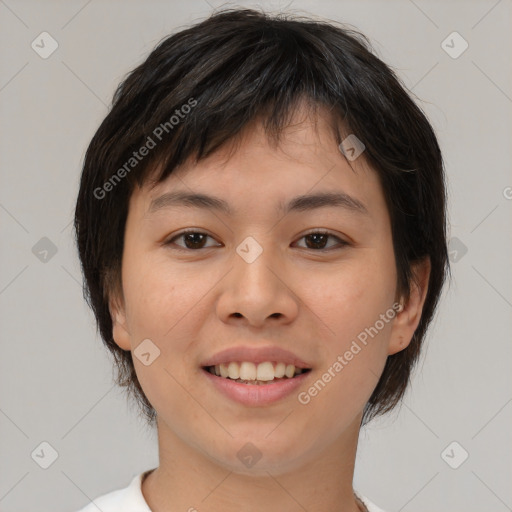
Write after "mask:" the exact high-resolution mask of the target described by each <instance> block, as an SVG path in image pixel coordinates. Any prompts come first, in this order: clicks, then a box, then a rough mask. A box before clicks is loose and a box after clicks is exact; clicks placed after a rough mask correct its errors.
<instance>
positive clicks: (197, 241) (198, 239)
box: [165, 231, 213, 250]
mask: <svg viewBox="0 0 512 512" xmlns="http://www.w3.org/2000/svg"><path fill="white" fill-rule="evenodd" d="M208 238H212V237H211V236H210V235H208V234H206V233H202V232H201V231H185V232H183V233H180V234H179V235H176V236H175V237H173V238H171V239H170V240H169V241H168V242H166V243H165V245H171V244H174V241H175V240H179V239H182V240H183V243H184V245H181V244H175V245H178V247H181V248H182V249H190V250H195V249H205V248H207V249H208V248H209V247H205V242H206V240H207V239H208ZM212 240H213V238H212ZM210 247H213V246H210Z"/></svg>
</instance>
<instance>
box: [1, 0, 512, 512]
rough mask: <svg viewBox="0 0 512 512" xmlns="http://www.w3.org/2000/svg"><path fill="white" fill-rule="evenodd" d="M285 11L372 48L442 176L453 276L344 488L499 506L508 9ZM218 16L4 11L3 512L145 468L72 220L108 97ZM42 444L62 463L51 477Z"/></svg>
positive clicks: (505, 337)
mask: <svg viewBox="0 0 512 512" xmlns="http://www.w3.org/2000/svg"><path fill="white" fill-rule="evenodd" d="M286 4H290V6H289V7H288V9H290V10H293V11H295V12H302V13H304V12H305V13H308V12H310V13H313V14H316V15H319V16H323V17H326V18H330V19H334V20H337V21H341V22H346V23H349V24H352V25H354V26H355V27H357V28H359V29H360V30H362V31H363V32H364V33H366V34H367V35H368V36H369V37H370V38H371V40H372V42H373V43H374V45H375V49H376V51H377V53H378V55H379V56H380V57H381V58H383V59H384V60H385V61H386V62H387V63H389V64H390V65H391V66H393V67H394V68H395V69H396V70H397V72H398V73H399V75H400V76H401V77H402V79H403V80H404V82H405V84H406V85H407V86H408V87H409V88H410V89H412V90H413V92H414V93H415V94H416V95H418V97H419V98H421V100H422V101H421V106H422V107H423V109H424V110H425V112H426V113H427V115H428V116H429V118H430V120H431V122H432V123H433V125H434V127H435V129H436V131H437V133H438V136H439V140H440V143H441V146H442V150H443V152H444V157H445V162H446V169H447V175H448V189H449V196H450V211H449V215H450V222H451V232H450V238H451V241H450V244H451V258H452V260H453V277H454V280H453V283H452V285H451V286H450V288H446V289H445V293H444V296H443V299H442V302H441V309H440V312H439V313H438V315H437V317H436V320H435V322H434V324H433V325H432V329H431V331H430V334H429V337H428V342H427V344H426V350H425V352H424V354H423V357H422V360H421V362H420V364H419V366H418V368H417V371H416V372H415V374H414V378H413V382H412V388H411V389H410V390H409V392H408V394H407V396H406V398H405V400H404V403H403V405H402V407H401V408H400V409H397V410H396V412H394V413H393V414H391V415H389V416H387V417H386V418H383V419H381V420H377V421H375V422H374V423H372V424H370V425H369V426H368V427H367V428H365V429H364V430H363V431H362V432H361V441H360V445H359V453H358V459H357V464H356V478H355V487H356V489H358V490H359V491H360V492H362V493H364V494H365V495H367V496H368V497H369V498H370V499H372V500H373V501H374V502H376V503H377V504H378V505H379V506H381V507H382V508H384V509H385V510H387V511H390V512H391V511H404V512H408V511H416V512H425V511H433V510H435V511H437V512H440V511H450V512H456V511H465V512H476V511H484V510H485V511H488V510H491V509H492V510H495V511H505V510H512V491H511V486H510V482H511V481H512V480H511V476H512V442H511V439H510V425H511V419H512V404H511V402H512V386H511V380H512V376H511V373H512V372H510V363H511V361H512V358H511V350H512V349H511V343H510V334H509V333H510V328H511V326H512V315H511V308H512V291H511V290H512V286H511V275H512V273H511V271H510V261H512V260H511V236H510V233H511V229H510V228H511V208H512V200H511V199H510V197H511V196H512V189H511V188H510V187H512V176H511V173H510V164H511V143H510V142H511V131H512V130H511V124H512V123H511V115H510V114H511V106H512V99H511V97H512V87H511V86H512V76H511V75H512V73H511V67H510V62H511V57H512V55H511V49H512V45H511V41H510V33H511V28H512V27H511V22H510V20H511V14H512V13H511V11H512V8H511V7H512V6H511V2H510V1H506V0H501V1H496V0H489V1H464V2H463V1H458V2H457V1H451V2H427V1H420V0H416V1H415V2H412V1H386V2H383V1H381V2H379V1H358V2H355V1H352V2H350V1H341V2H339V1H338V2H335V1H327V0H324V1H317V2H313V1H301V0H295V1H293V2H278V1H273V2H260V4H259V5H262V6H264V7H265V8H268V9H279V8H280V7H281V8H282V7H286ZM220 5H221V2H217V1H214V0H208V1H205V0H189V1H187V2H170V1H167V2H157V1H152V2H133V1H123V2H121V1H99V0H93V1H89V2H87V1H79V2H78V1H67V2H36V1H32V2H29V1H14V0H6V1H0V17H1V30H0V38H1V49H2V50H1V52H2V60H1V79H0V105H1V134H2V136H1V140H0V158H1V189H0V221H1V234H2V239H3V240H2V252H1V261H0V308H1V313H0V314H1V318H0V321H1V333H2V342H1V358H0V399H1V401H0V405H1V407H0V439H1V443H0V456H1V464H0V510H1V511H2V512H15V511H22V510H23V511H26V510H31V511H32V512H39V511H53V512H59V511H69V512H71V511H72V510H75V509H77V508H79V507H81V506H83V505H85V504H86V503H88V502H89V498H94V497H96V496H98V495H100V494H103V493H106V492H109V491H111V490H113V489H116V488H119V487H124V486H126V485H127V484H128V483H129V481H130V479H131V478H132V476H133V475H135V474H136V473H138V472H140V471H143V470H145V469H149V468H152V467H155V466H156V465H157V463H158V457H157V446H156V435H155V433H153V432H151V431H149V430H147V429H146V428H145V427H144V425H143V424H142V422H141V421H140V420H138V419H137V417H136V415H135V413H133V412H131V411H130V403H129V402H127V401H126V399H125V398H124V395H123V393H122V391H120V390H118V389H117V388H116V387H115V386H114V385H113V380H112V369H111V366H112V365H111V359H110V356H109V355H108V354H107V352H106V350H105V349H104V348H103V346H102V342H101V340H100V339H99V337H98V335H97V334H96V332H95V325H94V322H93V316H92V313H91V312H90V311H89V310H88V309H87V306H86V304H85V303H84V301H83V299H82V291H81V277H80V270H79V266H78V259H77V257H76V254H75V248H74V245H73V239H72V229H71V219H72V213H73V207H74V200H75V196H76V193H77V186H78V178H79V173H80V167H81V163H82V161H83V156H84V152H85V148H86V146H87V144H88V142H89V140H90V138H91V137H92V135H93V133H94V131H95V129H96V128H97V126H98V125H99V123H100V122H101V120H102V119H103V117H104V116H105V115H106V113H107V108H108V107H107V106H108V104H109V102H110V100H111V97H112V94H113V92H114V89H115V87H116V85H117V84H118V83H119V81H120V80H121V79H122V78H123V76H124V75H125V74H126V73H127V72H128V71H129V70H130V69H132V68H133V67H134V66H135V65H136V64H138V63H139V62H141V61H142V60H143V59H144V58H145V57H146V56H147V54H148V53H149V52H150V50H151V49H152V48H153V47H154V45H155V44H156V43H157V42H158V41H159V40H160V39H161V38H162V37H164V36H165V35H167V34H168V33H170V32H172V31H175V30H177V29H179V28H180V27H182V26H184V25H186V24H189V23H192V22H194V21H198V20H200V19H203V18H204V17H206V16H207V15H208V14H209V13H210V12H211V10H212V8H213V7H219V6H220ZM238 5H241V6H250V5H255V4H254V3H253V4H251V3H249V2H240V3H238ZM43 31H46V32H48V33H50V34H51V36H52V37H53V38H54V39H55V40H56V41H57V42H58V45H59V46H58V49H57V50H56V51H55V52H54V53H53V54H52V55H51V56H50V57H48V58H47V59H43V58H41V57H40V56H39V54H38V53H36V51H34V50H33V49H32V47H31V43H32V41H34V40H36V42H37V41H38V40H39V41H40V39H37V38H38V36H39V34H40V33H41V32H43ZM453 31H457V32H458V33H459V34H460V35H461V36H462V37H463V38H464V39H465V40H466V41H467V42H468V44H469V47H468V49H467V50H466V51H465V52H464V53H462V54H461V55H460V56H458V57H457V58H452V57H451V56H450V55H448V53H447V52H446V51H445V50H444V49H443V47H442V42H443V41H444V40H445V39H446V38H447V36H448V35H449V34H451V33H452V32H453ZM456 37H457V36H456ZM452 40H453V38H452V39H448V44H449V45H450V46H453V48H452V50H451V51H452V52H453V51H458V50H460V49H461V41H460V40H457V39H454V40H453V42H451V41H452ZM445 44H446V43H445ZM45 47H46V48H48V42H47V44H46V45H45ZM507 187H508V188H507ZM43 237H46V238H48V239H49V240H50V241H51V244H50V243H49V242H48V241H47V240H43V241H40V239H41V238H43ZM36 244H39V245H36ZM52 244H53V245H54V246H55V249H56V250H57V252H56V253H55V254H52V251H51V248H52V247H51V246H52ZM34 246H35V249H33V247H34ZM55 249H54V250H55ZM45 250H47V251H49V252H47V253H45V252H44V251H45ZM466 250H467V252H465V251H466ZM34 253H35V254H34ZM453 441H456V442H457V443H458V445H455V447H453V446H452V447H450V448H449V449H448V450H447V451H445V448H447V447H448V445H450V443H452V442H453ZM42 442H47V443H49V444H50V445H51V446H52V447H53V449H54V450H55V451H56V452H57V454H58V457H57V459H56V460H55V461H54V462H53V464H51V465H50V466H49V467H48V468H47V469H43V468H42V467H40V464H44V462H45V461H46V463H48V462H51V460H50V459H49V457H50V456H51V450H50V449H49V448H45V447H44V446H45V445H43V447H42V449H43V452H41V447H40V444H41V443H42ZM463 450H465V451H467V452H468V453H469V458H468V459H467V460H465V461H464V462H463V463H462V464H461V465H460V466H459V467H458V468H457V469H453V468H452V467H450V465H449V464H448V463H447V462H449V463H450V464H451V465H452V466H456V465H458V464H460V462H461V460H462V458H463V454H464V452H463ZM34 451H35V453H39V454H40V456H39V458H38V457H37V456H36V455H34V458H32V456H31V454H32V453H33V452H34ZM41 453H44V456H42V455H41ZM443 453H444V455H443ZM36 461H37V463H36Z"/></svg>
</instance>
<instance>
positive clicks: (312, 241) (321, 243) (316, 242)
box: [299, 231, 349, 251]
mask: <svg viewBox="0 0 512 512" xmlns="http://www.w3.org/2000/svg"><path fill="white" fill-rule="evenodd" d="M329 238H334V239H336V240H337V241H338V245H339V246H341V247H344V246H346V245H349V243H348V242H345V240H342V239H341V238H339V237H337V236H335V235H333V234H332V233H329V232H328V231H312V232H311V233H308V234H306V235H304V236H302V237H301V238H300V239H299V240H302V239H305V240H307V241H309V244H308V243H306V247H305V248H306V249H314V250H320V251H321V250H328V249H330V248H332V246H331V247H326V246H325V245H326V242H327V240H328V239H329ZM335 245H336V244H335Z"/></svg>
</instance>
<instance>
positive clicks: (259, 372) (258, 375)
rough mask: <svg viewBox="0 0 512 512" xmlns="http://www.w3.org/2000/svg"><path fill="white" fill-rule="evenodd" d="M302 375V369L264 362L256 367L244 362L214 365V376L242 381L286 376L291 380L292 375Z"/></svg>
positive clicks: (266, 379)
mask: <svg viewBox="0 0 512 512" xmlns="http://www.w3.org/2000/svg"><path fill="white" fill-rule="evenodd" d="M299 373H302V368H296V367H295V366H294V365H293V364H285V363H276V364H275V366H274V363H271V362H270V361H266V362H264V363H260V364H258V365H256V364H254V363H251V362H248V361H244V362H241V363H237V362H234V361H232V362H230V363H223V364H217V365H215V375H218V376H220V377H229V378H230V379H242V380H262V381H268V380H274V379H280V378H282V377H284V376H285V375H286V377H288V378H289V379H291V378H292V377H293V376H294V375H298V374H299Z"/></svg>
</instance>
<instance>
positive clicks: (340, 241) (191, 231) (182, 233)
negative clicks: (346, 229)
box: [164, 229, 350, 252]
mask: <svg viewBox="0 0 512 512" xmlns="http://www.w3.org/2000/svg"><path fill="white" fill-rule="evenodd" d="M189 234H196V235H206V236H207V237H209V238H212V239H213V237H212V236H211V235H209V234H208V233H204V232H202V231H196V230H192V229H190V230H187V231H182V232H181V233H178V234H177V235H174V236H173V237H172V238H171V239H169V240H168V241H167V242H164V245H165V246H170V245H175V244H174V240H177V239H178V238H181V237H183V236H185V235H189ZM310 235H326V236H329V237H330V238H335V239H336V240H338V242H339V243H338V247H334V248H332V247H330V248H327V249H309V248H308V247H301V249H307V250H310V251H314V252H327V251H331V250H334V249H342V248H344V247H345V246H348V245H350V244H349V243H348V242H346V241H345V240H342V239H341V238H339V237H337V236H336V235H333V234H332V233H330V232H329V231H322V230H317V231H311V232H309V233H306V234H305V235H302V236H301V237H300V238H299V240H301V239H302V238H305V237H307V236H310ZM205 249H212V247H200V248H199V249H189V248H188V247H181V246H176V250H178V251H186V252H189V251H200V250H205Z"/></svg>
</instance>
